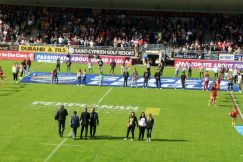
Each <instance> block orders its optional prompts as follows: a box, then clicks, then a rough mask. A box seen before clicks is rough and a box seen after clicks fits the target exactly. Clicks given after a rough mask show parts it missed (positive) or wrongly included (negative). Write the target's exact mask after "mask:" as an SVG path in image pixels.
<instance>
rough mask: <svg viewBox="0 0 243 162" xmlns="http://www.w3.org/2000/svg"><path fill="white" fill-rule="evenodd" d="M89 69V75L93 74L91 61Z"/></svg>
mask: <svg viewBox="0 0 243 162" xmlns="http://www.w3.org/2000/svg"><path fill="white" fill-rule="evenodd" d="M88 69H89V74H92V73H93V67H92V62H91V60H89V62H88Z"/></svg>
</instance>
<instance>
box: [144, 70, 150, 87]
mask: <svg viewBox="0 0 243 162" xmlns="http://www.w3.org/2000/svg"><path fill="white" fill-rule="evenodd" d="M143 78H144V82H143V88H145V87H146V88H148V80H149V78H150V73H149V72H148V70H146V71H145V72H144V74H143Z"/></svg>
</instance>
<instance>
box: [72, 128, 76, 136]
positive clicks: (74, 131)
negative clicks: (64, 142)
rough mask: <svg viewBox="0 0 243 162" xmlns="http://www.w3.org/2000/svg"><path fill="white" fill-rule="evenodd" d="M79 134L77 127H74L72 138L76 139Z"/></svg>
mask: <svg viewBox="0 0 243 162" xmlns="http://www.w3.org/2000/svg"><path fill="white" fill-rule="evenodd" d="M76 135H77V127H74V128H72V138H73V139H75V138H76Z"/></svg>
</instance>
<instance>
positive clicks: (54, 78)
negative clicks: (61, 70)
mask: <svg viewBox="0 0 243 162" xmlns="http://www.w3.org/2000/svg"><path fill="white" fill-rule="evenodd" d="M51 83H52V84H54V83H56V84H58V75H57V68H55V69H54V70H52V72H51Z"/></svg>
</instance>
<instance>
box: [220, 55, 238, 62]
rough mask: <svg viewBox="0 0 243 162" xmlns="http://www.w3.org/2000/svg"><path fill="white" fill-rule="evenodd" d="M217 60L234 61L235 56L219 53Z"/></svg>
mask: <svg viewBox="0 0 243 162" xmlns="http://www.w3.org/2000/svg"><path fill="white" fill-rule="evenodd" d="M219 60H225V61H234V60H235V56H234V55H232V54H219Z"/></svg>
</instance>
